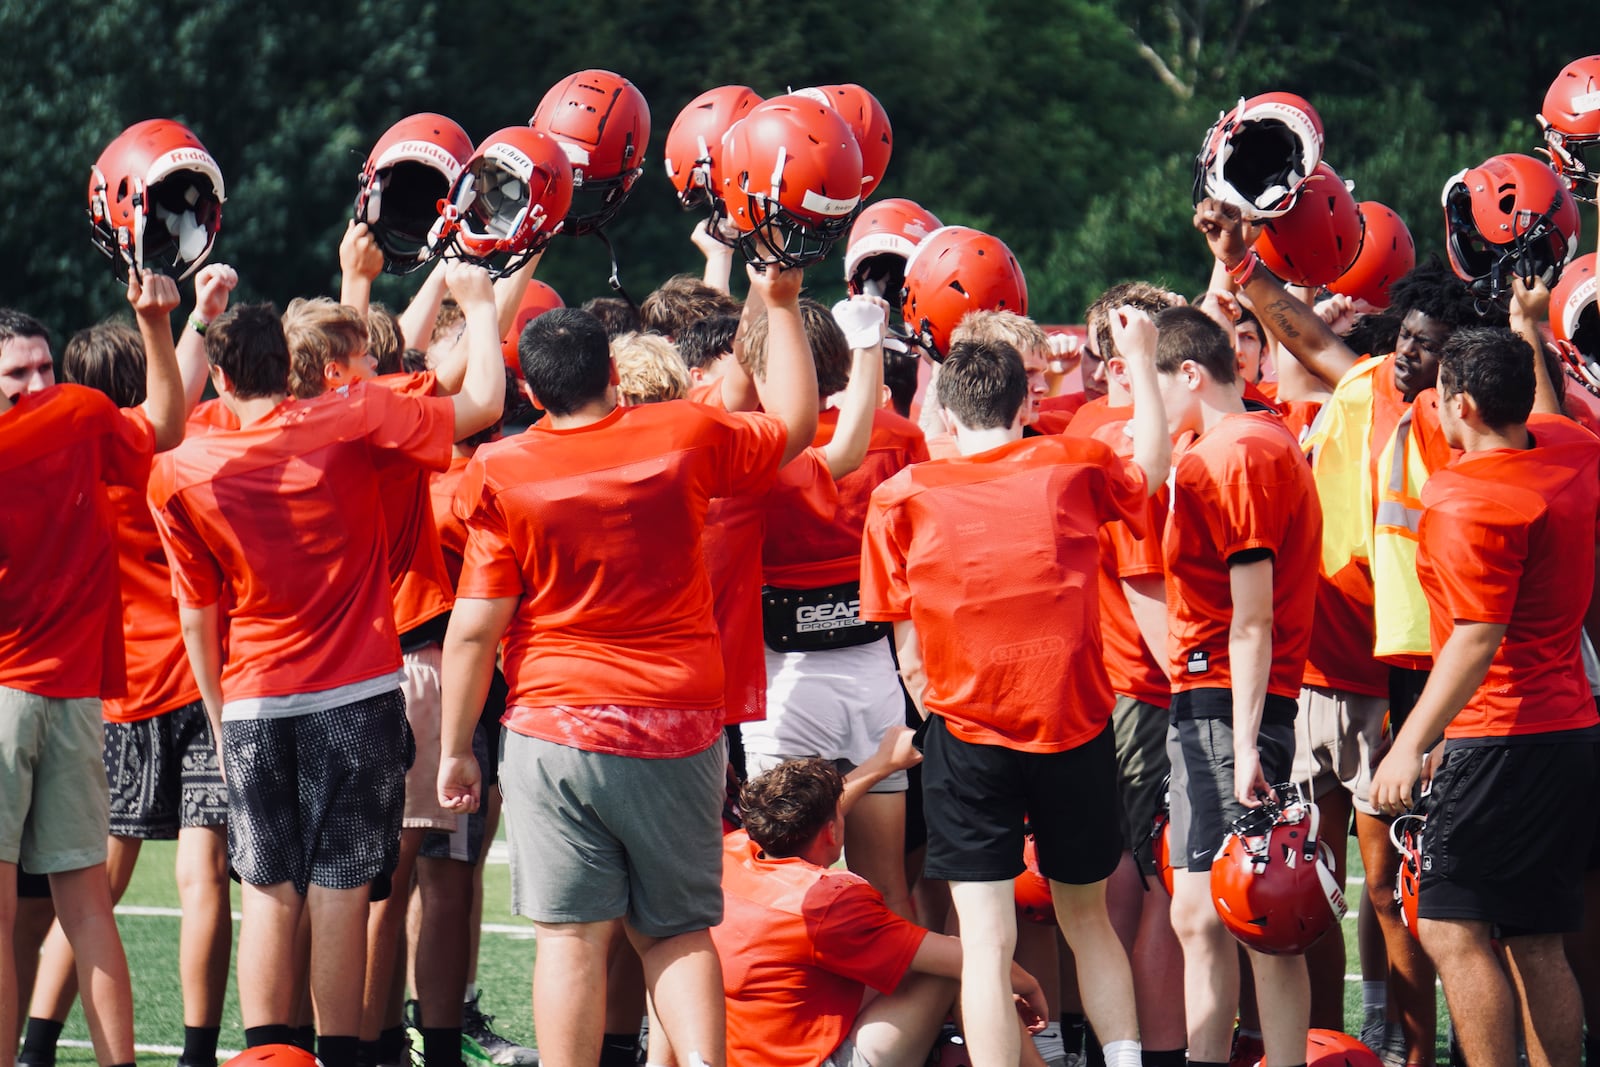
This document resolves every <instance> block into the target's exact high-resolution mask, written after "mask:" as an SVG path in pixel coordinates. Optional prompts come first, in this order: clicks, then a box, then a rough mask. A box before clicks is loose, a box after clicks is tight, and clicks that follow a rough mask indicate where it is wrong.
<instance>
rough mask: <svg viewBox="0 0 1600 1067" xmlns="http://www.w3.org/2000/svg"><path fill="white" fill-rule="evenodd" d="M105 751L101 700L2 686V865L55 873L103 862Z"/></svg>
mask: <svg viewBox="0 0 1600 1067" xmlns="http://www.w3.org/2000/svg"><path fill="white" fill-rule="evenodd" d="M104 748H105V733H104V727H103V726H102V724H101V721H100V701H98V700H95V699H92V698H90V699H79V700H62V699H57V698H53V697H42V696H38V695H36V694H33V693H24V692H23V691H22V690H20V689H8V688H6V687H4V686H0V862H5V863H21V864H22V866H24V867H26V868H27V869H28V870H29V871H31V872H33V873H34V874H60V873H62V872H64V871H78V870H82V869H83V868H85V867H93V866H94V865H95V864H97V863H104V862H105V861H106V835H107V833H108V832H109V830H110V825H111V821H110V820H111V800H110V794H109V793H108V792H107V791H106V771H105V763H104V762H103V751H104Z"/></svg>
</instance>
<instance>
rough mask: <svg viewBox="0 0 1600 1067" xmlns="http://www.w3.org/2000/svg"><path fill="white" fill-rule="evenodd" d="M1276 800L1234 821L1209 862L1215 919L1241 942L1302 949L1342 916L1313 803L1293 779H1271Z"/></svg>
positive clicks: (1282, 950)
mask: <svg viewBox="0 0 1600 1067" xmlns="http://www.w3.org/2000/svg"><path fill="white" fill-rule="evenodd" d="M1274 790H1275V791H1276V792H1277V794H1278V800H1277V801H1276V802H1270V801H1269V802H1267V803H1265V804H1263V805H1262V806H1261V807H1259V808H1256V809H1254V810H1253V811H1250V812H1247V813H1246V814H1245V815H1243V816H1241V817H1240V818H1239V819H1238V820H1237V821H1235V823H1234V824H1233V829H1232V830H1231V831H1229V833H1228V836H1227V838H1226V839H1225V840H1224V842H1223V845H1222V849H1221V851H1220V852H1219V853H1218V854H1217V856H1216V858H1215V860H1214V861H1213V862H1212V865H1211V898H1212V901H1213V902H1214V903H1215V904H1216V907H1217V914H1218V915H1219V916H1220V917H1221V918H1222V925H1223V926H1225V927H1226V928H1227V929H1228V932H1229V933H1231V934H1233V936H1234V937H1235V938H1237V939H1238V940H1239V942H1240V943H1241V944H1243V945H1244V946H1245V947H1246V948H1250V949H1254V950H1255V951H1257V952H1265V953H1268V954H1270V955H1295V954H1298V953H1301V952H1304V951H1305V950H1306V949H1307V948H1308V947H1310V945H1311V944H1312V943H1313V942H1315V941H1316V940H1317V939H1318V938H1319V937H1321V936H1322V935H1323V934H1325V933H1327V932H1328V931H1329V930H1331V929H1333V928H1334V926H1336V925H1337V924H1338V922H1339V920H1340V919H1342V918H1344V914H1345V911H1346V905H1345V900H1344V894H1343V893H1342V892H1341V891H1340V890H1339V884H1338V882H1336V881H1334V877H1333V851H1332V849H1330V848H1329V847H1328V844H1327V842H1325V841H1321V840H1319V839H1318V835H1317V830H1318V824H1319V815H1318V812H1317V806H1316V805H1315V804H1312V803H1310V802H1308V801H1307V800H1306V799H1305V798H1304V797H1303V796H1302V795H1301V793H1300V788H1299V786H1297V785H1291V784H1289V783H1284V784H1283V785H1279V786H1275V787H1274Z"/></svg>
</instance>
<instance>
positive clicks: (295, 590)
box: [150, 382, 455, 701]
mask: <svg viewBox="0 0 1600 1067" xmlns="http://www.w3.org/2000/svg"><path fill="white" fill-rule="evenodd" d="M454 423H455V414H454V408H453V406H452V405H451V403H450V401H449V400H448V399H445V398H438V397H423V398H405V397H400V396H397V395H395V394H394V393H392V392H391V391H389V390H387V389H384V388H381V387H370V386H368V385H366V384H365V383H362V382H357V383H356V384H354V385H351V386H348V387H346V388H343V389H339V390H336V391H334V392H331V393H327V394H324V395H323V396H320V397H317V398H315V399H313V400H289V401H285V402H284V403H282V404H280V405H278V407H276V408H274V409H273V410H272V412H271V413H269V414H268V415H267V416H266V417H265V418H262V419H260V420H259V421H257V422H255V423H252V424H251V425H249V426H246V427H244V428H242V429H238V430H232V431H229V430H220V429H219V430H217V431H215V432H213V433H210V434H205V435H203V436H199V437H192V438H189V439H188V440H186V441H185V442H184V443H183V444H182V445H180V446H179V447H178V448H176V449H175V450H173V451H172V452H169V453H167V454H166V455H165V456H163V457H162V458H161V460H160V461H159V462H158V463H157V464H156V467H155V470H154V472H153V473H152V474H151V477H150V505H151V507H152V509H153V510H154V511H155V516H156V526H157V528H158V529H159V530H160V532H161V540H162V544H163V545H164V546H165V548H166V550H167V560H168V562H169V563H170V564H171V567H172V584H173V590H174V593H175V595H176V596H177V599H178V603H179V605H180V606H184V607H194V608H201V607H206V606H208V605H211V604H216V603H219V602H221V603H222V604H223V610H224V612H225V613H226V616H227V623H226V627H227V634H228V657H227V662H226V663H225V664H224V666H223V669H222V691H223V699H224V700H225V701H234V700H240V699H245V698H250V697H268V696H289V695H296V694H303V693H317V692H321V691H323V690H326V689H333V688H336V687H338V686H343V685H351V684H354V683H356V682H362V681H367V680H369V679H372V678H376V677H378V676H380V675H383V674H386V673H388V672H390V671H394V670H398V669H399V666H400V646H399V642H398V640H397V638H396V631H395V625H394V607H393V603H392V601H391V599H390V592H389V573H388V565H387V563H388V552H387V548H386V539H385V536H384V520H383V506H382V502H381V501H380V500H379V498H378V484H379V473H378V472H379V469H380V468H381V467H382V466H383V465H384V464H385V463H386V462H391V461H392V460H391V458H390V456H391V453H396V452H398V453H401V454H403V455H406V456H408V457H410V458H411V459H412V460H413V461H415V462H418V463H422V464H427V465H431V466H434V467H437V468H440V469H442V468H444V467H445V466H446V465H447V464H448V463H449V461H450V445H451V437H452V436H453V430H454Z"/></svg>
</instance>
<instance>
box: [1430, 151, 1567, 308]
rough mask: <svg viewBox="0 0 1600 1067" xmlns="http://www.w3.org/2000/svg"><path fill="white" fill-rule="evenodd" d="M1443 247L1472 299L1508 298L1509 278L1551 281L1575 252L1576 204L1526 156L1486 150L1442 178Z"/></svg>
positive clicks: (1549, 172)
mask: <svg viewBox="0 0 1600 1067" xmlns="http://www.w3.org/2000/svg"><path fill="white" fill-rule="evenodd" d="M1441 200H1442V201H1443V204H1444V221H1445V246H1446V248H1447V250H1448V251H1449V253H1450V266H1451V267H1452V268H1454V269H1455V272H1456V275H1457V276H1458V277H1460V278H1461V280H1462V281H1465V282H1467V283H1468V287H1469V288H1470V289H1471V290H1472V291H1473V293H1474V294H1476V295H1477V296H1479V297H1480V298H1486V299H1490V300H1501V299H1509V297H1510V294H1511V280H1512V278H1513V277H1514V276H1522V277H1526V276H1529V275H1538V276H1539V277H1541V278H1543V279H1544V282H1545V284H1546V285H1554V284H1555V283H1556V279H1557V278H1559V277H1560V276H1561V268H1562V267H1563V266H1565V265H1566V264H1567V263H1568V262H1569V261H1570V260H1571V259H1572V257H1573V256H1574V255H1576V254H1577V251H1578V205H1577V204H1576V203H1575V202H1574V201H1573V199H1572V194H1571V193H1569V192H1568V191H1567V187H1566V185H1565V184H1563V183H1562V181H1561V179H1560V178H1558V177H1556V173H1555V171H1553V170H1551V169H1550V168H1549V167H1548V166H1546V165H1545V164H1544V163H1541V162H1540V161H1539V160H1537V159H1534V158H1533V157H1532V156H1524V155H1517V154H1507V155H1501V156H1493V157H1491V158H1490V159H1488V160H1485V161H1484V162H1483V163H1481V164H1479V165H1478V166H1476V167H1472V168H1470V169H1468V170H1464V171H1462V172H1460V173H1459V174H1457V175H1455V176H1454V177H1452V178H1451V179H1450V180H1449V181H1447V182H1445V185H1444V193H1443V195H1442V197H1441Z"/></svg>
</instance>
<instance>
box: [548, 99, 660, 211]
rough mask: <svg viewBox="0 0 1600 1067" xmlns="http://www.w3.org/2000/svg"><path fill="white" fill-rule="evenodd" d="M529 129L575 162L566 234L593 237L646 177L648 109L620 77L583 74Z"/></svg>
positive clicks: (551, 100) (646, 104) (550, 102)
mask: <svg viewBox="0 0 1600 1067" xmlns="http://www.w3.org/2000/svg"><path fill="white" fill-rule="evenodd" d="M528 125H530V126H532V127H533V128H534V129H536V130H543V131H544V132H545V133H548V134H549V135H550V136H552V137H554V138H555V139H556V140H557V141H559V142H560V143H561V147H562V148H564V149H565V150H566V153H567V158H568V159H569V160H570V161H571V163H572V185H573V189H574V190H575V193H574V208H575V209H574V210H573V211H572V212H571V213H570V214H569V216H568V219H567V227H566V232H567V233H570V234H574V235H577V236H582V235H583V234H586V233H592V232H593V231H595V230H598V229H600V228H601V227H603V226H605V224H606V223H608V222H610V221H611V220H612V219H613V218H615V217H616V214H617V212H618V211H620V210H622V205H623V204H624V203H625V202H626V201H627V199H628V191H629V190H630V189H632V188H633V183H634V182H636V181H638V180H639V175H640V174H642V173H644V153H645V148H646V147H647V146H648V145H649V143H650V105H649V104H648V103H646V102H645V98H644V94H643V93H641V92H640V91H639V90H638V89H637V88H635V87H634V84H633V83H632V82H631V81H629V80H628V79H627V78H624V77H623V76H622V75H620V74H613V73H612V72H611V71H609V70H580V71H579V72H578V73H576V74H572V75H569V76H567V77H566V78H563V79H562V80H561V81H559V82H557V83H556V84H555V85H553V86H551V88H550V91H549V92H547V93H545V94H544V99H543V100H541V101H539V107H538V110H536V111H534V113H533V117H532V118H531V119H529V120H528Z"/></svg>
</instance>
